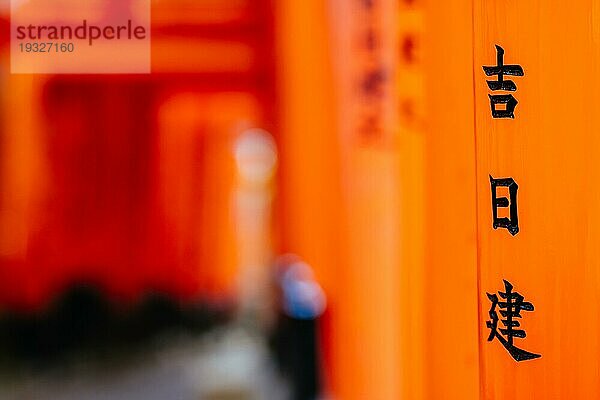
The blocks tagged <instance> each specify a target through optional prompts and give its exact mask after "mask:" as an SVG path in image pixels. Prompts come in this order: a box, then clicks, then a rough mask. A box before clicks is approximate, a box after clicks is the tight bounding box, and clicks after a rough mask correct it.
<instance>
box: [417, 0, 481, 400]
mask: <svg viewBox="0 0 600 400" xmlns="http://www.w3.org/2000/svg"><path fill="white" fill-rule="evenodd" d="M416 4H417V5H419V7H420V8H421V10H422V13H423V21H424V30H423V37H422V38H423V43H422V46H423V51H422V55H423V66H424V72H425V77H424V79H425V81H424V87H425V99H426V100H425V101H426V108H425V115H426V124H425V130H424V134H425V137H424V139H425V141H424V145H425V146H424V165H425V177H424V178H425V180H424V185H425V208H426V214H425V227H424V237H425V238H426V240H425V277H426V279H425V282H424V285H425V286H424V294H425V296H426V297H425V298H424V302H425V307H424V316H423V320H424V326H425V329H424V335H425V336H424V344H425V347H424V355H423V356H424V364H425V365H424V374H425V375H424V394H423V398H425V399H444V400H475V399H478V398H479V381H478V377H479V365H478V345H477V344H478V341H479V338H478V330H477V329H476V327H477V323H478V314H477V297H478V292H477V239H476V237H477V232H476V201H475V200H476V190H475V132H474V120H473V114H474V112H475V108H474V98H473V97H474V96H473V68H472V60H473V29H472V28H473V23H472V5H473V2H472V0H457V1H452V2H439V1H433V0H429V1H423V2H416Z"/></svg>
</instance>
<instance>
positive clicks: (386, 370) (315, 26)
mask: <svg viewBox="0 0 600 400" xmlns="http://www.w3.org/2000/svg"><path fill="white" fill-rule="evenodd" d="M344 3H345V2H336V3H335V4H327V3H324V2H322V1H317V0H307V1H301V2H300V1H292V0H286V1H282V2H279V3H278V4H277V18H276V20H277V21H278V22H277V24H278V25H277V35H276V36H277V37H278V38H279V41H280V42H279V59H280V60H281V61H280V65H279V78H280V85H281V86H280V90H281V94H282V107H283V109H282V131H281V141H280V143H281V152H280V154H281V167H280V169H281V179H282V185H281V186H282V187H281V192H282V197H283V199H282V200H283V204H284V205H283V209H284V210H283V211H284V212H283V215H284V216H285V218H284V219H283V221H284V224H285V226H284V227H283V237H284V243H283V248H284V249H285V250H286V251H293V252H295V253H298V254H299V255H300V256H301V257H302V258H304V259H305V260H306V261H308V262H309V263H310V264H311V265H312V266H313V267H314V268H315V269H316V271H317V276H318V278H319V279H320V281H321V283H322V284H323V286H324V287H325V290H326V292H327V294H328V300H329V311H328V314H329V317H328V318H329V321H328V323H327V325H328V327H329V329H328V330H327V331H325V334H326V335H327V336H326V338H325V343H326V344H327V346H328V349H327V350H326V352H327V353H328V354H330V357H329V359H328V360H327V367H329V372H328V378H329V379H330V380H329V389H330V390H329V391H330V392H331V393H330V394H331V395H332V397H333V398H336V399H344V400H352V399H356V400H363V399H366V398H368V399H373V400H388V399H395V398H399V395H400V391H399V375H400V372H399V364H400V352H399V345H398V343H399V341H400V333H399V324H398V321H399V318H400V315H399V299H398V288H399V274H398V272H399V254H398V253H399V250H398V249H399V240H400V239H399V231H398V226H399V220H398V217H397V216H398V212H397V210H398V205H399V204H398V196H399V187H398V185H397V180H398V176H397V173H398V159H397V157H398V152H397V150H396V147H395V146H396V144H397V143H396V142H395V139H394V137H395V135H394V132H395V130H396V128H397V126H396V125H395V121H394V119H393V117H392V116H393V113H394V110H393V109H390V108H389V107H392V103H393V87H392V82H393V77H391V74H392V73H393V65H392V59H393V56H391V57H390V53H393V51H391V52H390V51H389V50H388V51H386V53H385V55H384V56H383V57H384V60H383V64H381V65H380V64H379V61H380V60H379V59H376V60H374V65H373V66H375V67H382V68H385V69H386V72H385V74H386V75H387V78H386V82H385V84H384V86H385V89H384V90H385V91H386V94H385V97H386V100H385V101H382V102H381V103H377V104H375V106H374V107H372V106H371V105H369V102H367V104H365V103H363V101H362V99H361V98H360V96H361V95H360V93H358V95H357V93H356V87H355V85H357V84H358V85H359V80H360V79H362V78H365V75H364V74H366V73H370V72H371V70H370V69H369V67H370V66H371V65H370V64H369V63H370V62H371V61H372V60H370V59H369V56H368V55H365V54H364V53H363V54H362V55H359V57H358V58H357V60H356V62H351V61H353V60H352V57H353V54H352V51H353V50H352V48H351V46H352V45H353V44H351V43H349V42H344V40H345V39H344V35H346V36H347V37H351V38H352V41H354V40H359V39H360V38H361V37H362V36H360V37H357V36H356V35H357V34H358V35H361V34H362V33H364V32H361V31H360V29H359V28H360V24H361V23H363V22H364V21H354V22H353V24H354V23H358V25H351V26H346V25H344V18H345V17H347V16H348V15H349V13H351V12H352V9H351V8H352V7H354V5H352V6H351V8H349V5H348V4H347V3H346V4H344ZM383 3H385V7H384V8H381V9H378V10H376V11H375V13H374V14H370V15H369V16H368V18H369V19H372V20H373V21H377V20H379V19H381V21H388V23H389V22H391V21H393V18H394V17H395V15H394V14H393V13H392V14H390V13H386V12H385V10H388V8H387V7H388V6H389V5H391V4H393V2H392V1H385V2H383ZM330 7H333V9H332V8H330ZM357 7H359V6H357ZM360 7H362V6H360ZM328 11H332V13H331V14H330V13H328ZM334 24H335V25H334ZM333 26H335V27H336V28H335V29H334V28H333ZM392 26H393V23H390V24H389V25H386V26H385V28H384V29H385V31H386V34H385V35H384V36H385V37H388V38H392V40H393V37H394V32H393V29H392V30H391V27H392ZM374 27H375V28H376V29H379V28H380V26H379V25H377V24H376V25H374ZM390 30H391V31H390ZM334 32H336V33H337V34H338V36H336V39H335V41H332V37H333V36H332V35H334ZM349 45H350V47H348V46H349ZM391 48H392V46H391V45H390V44H386V49H391ZM386 57H387V58H386ZM332 63H334V65H332ZM345 63H347V64H348V65H344V64H345ZM333 71H335V79H334V73H333ZM375 72H376V71H375ZM372 76H373V77H374V78H375V84H376V85H377V80H378V77H377V76H378V75H377V74H375V75H372ZM367 78H368V76H367ZM388 100H389V102H388ZM380 107H381V108H380ZM369 116H372V117H373V118H375V119H376V120H377V121H375V122H376V124H375V125H378V124H379V123H380V124H381V127H382V128H381V129H377V127H374V126H373V125H371V124H370V119H369ZM356 118H359V120H357V119H356ZM360 122H366V124H363V125H359V124H357V123H360Z"/></svg>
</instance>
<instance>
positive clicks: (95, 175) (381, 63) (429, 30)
mask: <svg viewBox="0 0 600 400" xmlns="http://www.w3.org/2000/svg"><path fill="white" fill-rule="evenodd" d="M121 3H122V4H121ZM121 3H120V5H119V7H126V3H127V1H126V0H122V2H121ZM450 3H452V4H439V3H438V2H434V1H425V0H327V1H324V0H153V1H152V44H151V47H152V68H151V70H152V73H151V74H140V75H22V74H21V75H16V74H11V73H10V63H9V57H10V55H9V38H10V32H9V29H10V20H9V8H8V2H7V1H4V2H3V3H2V4H3V6H2V7H1V10H2V17H1V19H0V25H1V29H0V32H1V33H2V34H1V37H0V59H1V60H2V62H1V63H0V188H1V190H0V398H1V399H56V400H59V399H60V400H62V399H146V400H148V399H169V400H170V399H181V400H187V399H211V400H216V399H219V400H224V399H228V400H229V399H240V400H245V399H258V400H263V399H264V400H279V399H281V400H286V399H290V400H304V399H306V400H308V399H341V400H353V399H357V400H358V399H360V400H365V399H369V400H392V399H461V400H464V399H475V398H478V376H477V373H478V367H477V362H478V361H477V329H478V328H477V295H476V290H477V289H476V285H477V270H476V261H475V260H476V232H475V213H474V212H473V210H474V208H475V184H474V174H475V172H474V171H475V156H474V133H473V127H472V125H473V124H472V109H473V99H472V96H473V90H472V85H473V82H472V71H473V63H472V27H471V9H470V7H471V4H470V2H467V1H462V0H461V1H456V2H450Z"/></svg>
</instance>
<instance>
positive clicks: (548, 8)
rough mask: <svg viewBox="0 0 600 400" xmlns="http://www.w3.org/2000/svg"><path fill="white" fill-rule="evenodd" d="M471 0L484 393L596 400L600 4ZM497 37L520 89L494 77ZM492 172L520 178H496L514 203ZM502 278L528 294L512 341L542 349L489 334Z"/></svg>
mask: <svg viewBox="0 0 600 400" xmlns="http://www.w3.org/2000/svg"><path fill="white" fill-rule="evenodd" d="M474 4H475V5H474V21H475V47H474V49H475V59H474V65H473V71H474V81H475V93H476V105H475V108H476V113H475V115H476V137H477V198H478V242H479V278H480V283H479V286H480V288H479V293H478V298H479V302H480V307H479V310H480V315H481V317H480V321H479V328H480V346H481V375H482V379H481V384H482V385H481V389H482V392H481V398H482V399H490V400H494V399H512V400H522V399H594V398H598V397H599V396H600V379H598V370H599V369H600V360H599V358H598V352H599V350H600V341H598V334H597V332H598V327H599V325H600V321H599V318H600V314H599V313H598V308H599V306H598V300H599V293H600V292H599V290H598V289H599V285H600V269H599V268H598V267H599V262H600V261H599V260H600V258H599V257H598V256H599V251H600V250H599V249H600V247H599V246H598V241H599V240H600V230H599V228H598V222H599V217H600V203H599V202H598V199H599V195H600V193H599V188H598V178H599V174H600V173H599V171H600V170H599V168H598V156H599V155H600V150H599V149H600V147H599V139H598V128H599V126H600V119H599V118H600V117H599V116H598V115H599V113H598V105H599V101H598V96H597V94H598V89H599V83H600V80H599V79H598V65H599V63H598V60H599V54H600V53H599V52H598V49H599V47H598V43H599V40H600V24H598V17H599V15H600V14H599V12H600V5H599V4H598V2H597V1H592V0H581V1H577V2H568V3H566V2H562V1H558V0H550V1H500V0H490V1H475V3H474ZM496 46H499V47H501V49H502V50H503V52H504V54H503V65H519V66H521V67H522V69H523V76H514V75H512V76H509V75H504V76H503V80H504V81H508V80H510V81H512V82H513V83H514V84H515V87H514V88H513V90H512V91H509V90H506V88H508V86H504V87H503V88H502V89H504V90H502V89H496V90H494V88H493V87H490V86H488V84H486V80H488V81H498V80H499V77H498V75H495V72H494V71H491V72H492V73H493V75H491V76H485V74H484V71H483V69H482V66H496V65H498V64H497V62H498V59H499V55H500V54H499V53H500V50H499V49H498V48H497V47H496ZM496 72H497V70H496ZM490 95H492V96H495V95H512V96H513V97H514V99H515V100H516V101H518V104H517V105H516V107H514V118H494V117H493V115H492V109H491V100H492V99H491V98H490V97H489V96H490ZM512 104H514V102H513V103H512ZM454 106H456V103H454ZM509 106H510V104H509ZM498 109H500V110H505V106H502V105H500V106H498ZM490 177H492V178H494V179H499V178H505V179H512V180H514V182H515V183H516V185H518V189H517V190H514V189H515V187H514V186H511V187H509V188H507V187H502V186H501V185H503V184H505V183H506V182H499V183H498V182H497V183H498V185H499V186H497V187H496V188H497V198H504V199H506V200H502V199H500V200H497V202H495V203H494V204H495V206H493V203H492V202H493V201H494V199H493V197H492V187H491V186H492V185H491V182H490V179H491V178H490ZM511 189H513V191H514V192H515V193H516V194H517V196H516V198H515V196H511V193H510V190H511ZM507 200H508V202H507ZM513 205H517V207H516V210H514V209H512V206H513ZM495 207H497V209H498V211H497V217H498V218H509V222H510V224H509V225H508V227H509V228H511V230H510V231H509V229H506V228H503V227H502V225H503V224H504V225H506V224H505V222H507V220H504V222H502V221H501V223H500V224H498V223H497V224H496V225H497V229H494V226H493V222H494V221H493V219H492V218H493V217H492V214H493V208H495ZM516 216H518V233H516V229H515V227H514V224H515V222H516V221H515V220H514V218H515V217H516ZM497 222H498V221H497ZM498 225H500V226H498ZM503 280H506V281H508V282H510V284H511V285H512V286H513V288H512V290H511V291H512V292H513V293H514V292H518V293H519V294H521V295H522V296H523V297H524V301H525V302H530V303H531V305H527V306H525V307H526V308H525V309H522V311H521V316H522V318H516V317H515V318H513V319H514V320H516V321H518V322H519V323H520V326H519V327H515V328H514V329H522V330H524V331H525V332H526V337H524V338H519V337H514V338H513V345H514V346H516V347H517V348H519V349H522V350H526V351H528V352H531V353H534V354H537V355H539V356H540V357H539V358H533V359H529V360H526V361H518V360H515V359H514V357H513V356H511V354H510V353H509V351H508V350H507V349H506V348H505V346H504V345H503V344H502V343H501V340H500V339H499V338H498V336H492V338H491V341H488V337H489V336H490V332H491V331H492V329H490V328H488V327H486V320H488V321H491V322H492V324H491V325H492V326H493V318H491V316H490V311H493V301H492V300H491V299H490V298H488V296H487V295H486V293H489V294H490V295H494V294H496V295H497V294H498V292H504V293H506V292H507V289H508V288H507V285H506V284H505V283H504V282H503ZM498 297H499V301H506V300H505V299H504V298H503V297H502V296H501V295H500V296H498ZM517 300H518V299H514V300H513V302H516V301H517ZM498 307H499V306H498ZM500 310H501V309H497V313H498V314H499V311H500ZM505 310H506V309H505ZM500 318H502V319H507V318H506V317H504V316H500ZM498 328H505V326H504V325H503V324H502V323H501V322H500V323H499V324H498ZM501 335H502V337H504V339H505V340H508V338H507V335H505V334H504V335H503V334H501ZM509 348H510V347H509ZM513 353H515V354H518V353H517V352H516V351H514V349H513Z"/></svg>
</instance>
